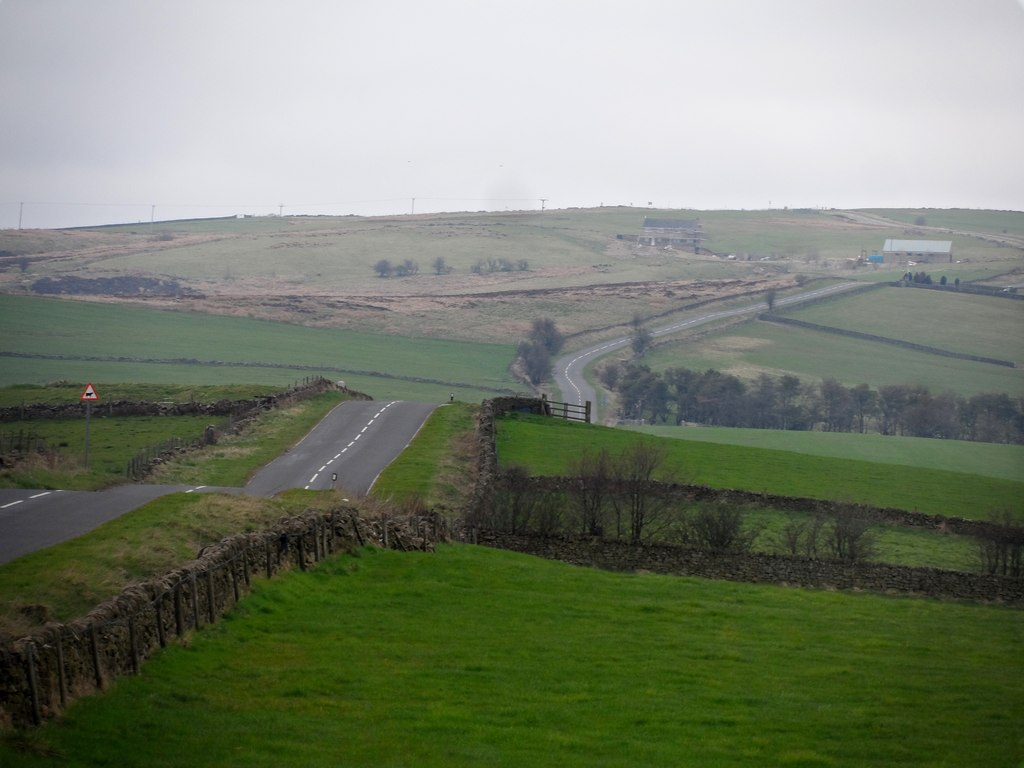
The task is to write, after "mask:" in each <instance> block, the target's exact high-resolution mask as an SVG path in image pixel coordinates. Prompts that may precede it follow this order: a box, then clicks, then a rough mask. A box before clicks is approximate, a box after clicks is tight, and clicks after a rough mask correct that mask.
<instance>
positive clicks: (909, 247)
mask: <svg viewBox="0 0 1024 768" xmlns="http://www.w3.org/2000/svg"><path fill="white" fill-rule="evenodd" d="M882 256H884V257H885V260H886V261H887V262H891V263H893V264H899V263H902V262H908V261H916V262H919V263H923V262H928V261H936V262H947V263H949V264H952V263H953V243H952V241H950V240H892V239H890V240H886V241H885V245H884V246H883V247H882Z"/></svg>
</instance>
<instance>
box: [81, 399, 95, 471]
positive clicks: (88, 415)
mask: <svg viewBox="0 0 1024 768" xmlns="http://www.w3.org/2000/svg"><path fill="white" fill-rule="evenodd" d="M99 399H100V398H99V395H97V394H96V389H95V387H93V385H92V384H87V385H86V387H85V391H84V392H83V393H82V397H81V400H82V402H83V403H85V468H86V469H88V468H89V424H90V422H91V421H92V404H93V403H95V402H97V401H98V400H99Z"/></svg>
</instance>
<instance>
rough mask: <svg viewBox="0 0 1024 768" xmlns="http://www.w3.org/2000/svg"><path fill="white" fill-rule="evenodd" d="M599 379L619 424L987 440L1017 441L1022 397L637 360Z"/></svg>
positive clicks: (1023, 433)
mask: <svg viewBox="0 0 1024 768" xmlns="http://www.w3.org/2000/svg"><path fill="white" fill-rule="evenodd" d="M599 376H600V379H601V383H602V384H603V385H604V386H605V387H606V388H608V389H609V390H611V391H613V392H615V393H617V395H618V399H619V415H620V417H621V418H623V419H629V420H644V421H646V422H648V423H651V424H656V423H672V424H677V425H679V424H683V423H686V422H690V423H696V424H705V425H711V426H723V427H753V428H758V429H791V430H811V429H821V430H824V431H826V432H867V431H874V432H880V433H881V434H883V435H909V436H914V437H936V438H947V439H958V440H976V441H982V442H992V443H1017V444H1020V443H1024V398H1012V397H1010V396H1009V395H1007V394H1005V393H982V394H977V395H972V396H971V397H963V396H959V395H956V394H953V393H952V392H942V393H939V394H933V393H932V392H930V391H929V389H928V387H925V386H921V385H907V384H887V385H883V386H880V387H878V388H877V389H872V388H871V387H869V386H868V385H867V384H856V385H854V386H846V385H844V384H842V383H841V382H839V381H837V380H836V379H834V378H827V379H824V380H823V381H821V382H804V381H801V380H800V379H799V378H797V377H796V376H793V375H790V374H786V375H782V376H771V375H769V374H765V373H762V374H761V375H759V376H758V377H757V378H756V379H755V380H754V381H752V382H748V381H745V380H743V379H740V378H739V377H737V376H733V375H732V374H728V373H723V372H721V371H717V370H714V369H709V370H706V371H703V372H700V371H694V370H691V369H689V368H670V369H668V370H666V371H663V372H661V373H657V372H654V371H652V370H651V369H650V367H648V366H647V365H644V364H642V363H639V362H637V361H632V362H627V363H622V362H617V363H609V364H606V365H604V366H603V367H602V368H601V369H600V371H599Z"/></svg>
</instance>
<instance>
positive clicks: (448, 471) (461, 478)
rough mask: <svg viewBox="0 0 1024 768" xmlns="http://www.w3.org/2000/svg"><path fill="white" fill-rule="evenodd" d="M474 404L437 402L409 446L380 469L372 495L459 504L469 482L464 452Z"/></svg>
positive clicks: (472, 423)
mask: <svg viewBox="0 0 1024 768" xmlns="http://www.w3.org/2000/svg"><path fill="white" fill-rule="evenodd" d="M478 410H479V408H478V407H477V406H474V405H471V404H469V403H451V404H449V405H444V406H441V407H440V408H437V409H436V410H435V411H434V412H433V413H432V414H431V415H430V417H429V418H428V419H427V421H426V423H425V424H424V425H423V427H421V429H420V431H419V432H418V433H417V435H416V437H414V438H413V440H412V442H410V443H409V446H408V447H407V448H406V449H405V450H404V451H402V453H401V455H400V456H399V457H398V458H397V459H395V460H394V461H393V462H391V464H389V465H388V467H387V468H386V469H385V470H384V471H383V472H381V474H380V476H379V477H378V478H377V481H376V482H375V483H374V485H373V490H372V492H371V495H372V496H373V497H375V498H378V499H386V500H389V501H391V502H393V503H395V504H399V505H403V504H408V503H410V502H413V501H416V502H419V503H422V504H424V505H426V506H427V507H436V506H444V507H448V508H458V507H459V506H460V502H461V501H463V500H464V499H465V497H466V493H467V491H468V489H469V488H470V487H471V484H472V477H471V476H470V474H469V472H470V471H471V468H470V467H469V465H468V454H467V452H468V451H469V450H470V446H471V445H472V436H473V430H474V427H475V418H476V413H477V411H478Z"/></svg>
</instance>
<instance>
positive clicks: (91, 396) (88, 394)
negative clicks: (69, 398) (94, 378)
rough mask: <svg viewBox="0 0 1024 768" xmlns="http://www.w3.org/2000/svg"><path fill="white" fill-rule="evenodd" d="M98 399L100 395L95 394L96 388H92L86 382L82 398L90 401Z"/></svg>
mask: <svg viewBox="0 0 1024 768" xmlns="http://www.w3.org/2000/svg"><path fill="white" fill-rule="evenodd" d="M99 399H100V396H99V395H97V394H96V390H95V389H94V388H93V386H92V384H86V385H85V392H83V393H82V400H87V401H90V402H91V401H96V400H99Z"/></svg>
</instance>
